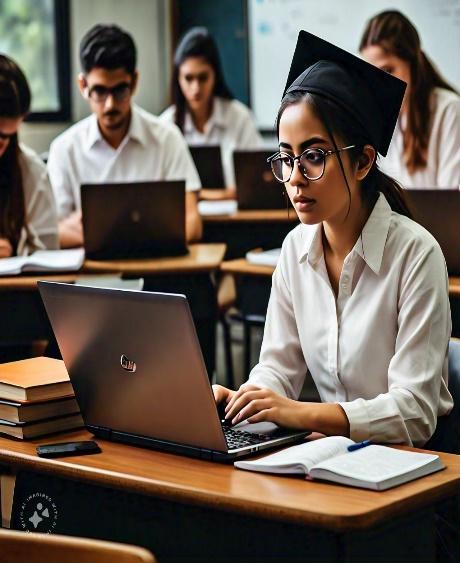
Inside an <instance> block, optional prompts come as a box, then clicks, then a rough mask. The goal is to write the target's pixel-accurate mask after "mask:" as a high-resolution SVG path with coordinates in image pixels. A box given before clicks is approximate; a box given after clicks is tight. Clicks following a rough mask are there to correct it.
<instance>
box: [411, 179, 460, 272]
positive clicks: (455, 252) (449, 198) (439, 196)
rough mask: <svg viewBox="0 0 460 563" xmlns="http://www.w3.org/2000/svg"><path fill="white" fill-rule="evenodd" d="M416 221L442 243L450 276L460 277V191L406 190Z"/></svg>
mask: <svg viewBox="0 0 460 563" xmlns="http://www.w3.org/2000/svg"><path fill="white" fill-rule="evenodd" d="M404 194H405V196H406V200H407V202H408V204H409V208H410V210H411V211H412V213H413V216H414V219H415V220H416V221H417V222H418V223H420V224H421V225H422V226H423V227H425V229H426V230H427V231H430V233H431V234H432V235H433V236H434V238H435V239H436V240H437V241H438V242H439V246H440V247H441V249H442V252H443V254H444V257H445V259H446V264H447V270H448V272H449V274H450V275H454V276H458V275H460V191H459V190H458V189H439V188H437V189H407V190H404Z"/></svg>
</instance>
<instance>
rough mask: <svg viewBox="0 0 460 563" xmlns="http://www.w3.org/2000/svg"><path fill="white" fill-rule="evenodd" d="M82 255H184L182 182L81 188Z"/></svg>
mask: <svg viewBox="0 0 460 563" xmlns="http://www.w3.org/2000/svg"><path fill="white" fill-rule="evenodd" d="M81 206H82V220H83V237H84V247H85V253H86V257H87V258H89V259H93V260H110V259H123V258H150V257H152V258H153V257H156V256H176V255H181V254H186V253H187V246H186V239H185V182H184V181H182V180H180V181H160V182H129V183H124V184H84V185H82V186H81Z"/></svg>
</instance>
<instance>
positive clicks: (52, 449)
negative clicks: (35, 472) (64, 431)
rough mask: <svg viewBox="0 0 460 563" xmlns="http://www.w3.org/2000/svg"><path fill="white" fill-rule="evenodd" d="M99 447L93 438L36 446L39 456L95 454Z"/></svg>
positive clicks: (99, 449)
mask: <svg viewBox="0 0 460 563" xmlns="http://www.w3.org/2000/svg"><path fill="white" fill-rule="evenodd" d="M101 451H102V450H101V448H100V447H99V446H98V445H97V444H96V442H95V441H94V440H87V441H85V442H60V443H59V442H58V443H56V444H43V445H42V446H37V454H38V455H39V456H40V457H67V456H72V455H85V454H97V453H99V452H101Z"/></svg>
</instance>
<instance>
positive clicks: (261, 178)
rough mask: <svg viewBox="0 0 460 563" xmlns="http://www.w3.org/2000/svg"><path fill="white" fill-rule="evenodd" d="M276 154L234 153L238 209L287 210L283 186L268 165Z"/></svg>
mask: <svg viewBox="0 0 460 563" xmlns="http://www.w3.org/2000/svg"><path fill="white" fill-rule="evenodd" d="M274 152H275V150H268V151H266V150H257V151H254V150H248V151H234V153H233V164H234V167H235V180H236V198H237V201H238V209H286V198H285V196H284V194H283V190H284V188H283V185H282V184H280V183H279V182H277V181H276V180H275V178H274V176H273V174H272V171H271V169H270V165H269V164H268V163H267V158H268V157H269V156H271V155H272V154H273V153H274Z"/></svg>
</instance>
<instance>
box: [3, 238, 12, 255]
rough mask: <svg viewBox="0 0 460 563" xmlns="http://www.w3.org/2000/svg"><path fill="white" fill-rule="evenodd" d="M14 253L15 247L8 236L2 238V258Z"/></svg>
mask: <svg viewBox="0 0 460 563" xmlns="http://www.w3.org/2000/svg"><path fill="white" fill-rule="evenodd" d="M12 255H13V247H12V246H11V243H10V241H9V240H8V239H6V238H0V258H9V257H10V256H12Z"/></svg>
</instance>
